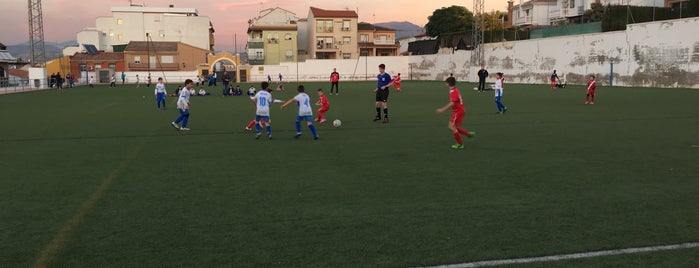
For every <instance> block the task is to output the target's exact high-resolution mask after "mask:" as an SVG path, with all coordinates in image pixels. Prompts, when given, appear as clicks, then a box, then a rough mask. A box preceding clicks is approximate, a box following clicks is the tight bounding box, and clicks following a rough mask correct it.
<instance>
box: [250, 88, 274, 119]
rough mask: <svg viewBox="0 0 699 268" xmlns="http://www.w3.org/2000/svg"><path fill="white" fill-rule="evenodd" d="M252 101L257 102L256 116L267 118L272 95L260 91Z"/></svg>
mask: <svg viewBox="0 0 699 268" xmlns="http://www.w3.org/2000/svg"><path fill="white" fill-rule="evenodd" d="M253 99H255V100H257V111H256V115H261V116H269V106H270V104H271V103H272V101H273V99H272V94H271V93H269V92H267V91H266V90H260V92H257V94H255V96H254V97H253Z"/></svg>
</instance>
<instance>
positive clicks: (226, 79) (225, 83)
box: [221, 71, 231, 96]
mask: <svg viewBox="0 0 699 268" xmlns="http://www.w3.org/2000/svg"><path fill="white" fill-rule="evenodd" d="M221 81H223V96H228V95H230V94H228V90H229V89H230V88H229V86H230V84H231V76H230V75H228V71H223V76H221Z"/></svg>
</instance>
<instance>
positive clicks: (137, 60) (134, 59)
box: [133, 56, 141, 63]
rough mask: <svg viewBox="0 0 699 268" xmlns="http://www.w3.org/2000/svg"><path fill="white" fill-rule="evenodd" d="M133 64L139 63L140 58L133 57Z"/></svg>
mask: <svg viewBox="0 0 699 268" xmlns="http://www.w3.org/2000/svg"><path fill="white" fill-rule="evenodd" d="M133 63H141V56H134V57H133Z"/></svg>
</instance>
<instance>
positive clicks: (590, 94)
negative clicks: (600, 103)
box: [585, 75, 597, 104]
mask: <svg viewBox="0 0 699 268" xmlns="http://www.w3.org/2000/svg"><path fill="white" fill-rule="evenodd" d="M596 90H597V81H595V76H594V75H590V78H588V80H587V96H585V104H595V91H596Z"/></svg>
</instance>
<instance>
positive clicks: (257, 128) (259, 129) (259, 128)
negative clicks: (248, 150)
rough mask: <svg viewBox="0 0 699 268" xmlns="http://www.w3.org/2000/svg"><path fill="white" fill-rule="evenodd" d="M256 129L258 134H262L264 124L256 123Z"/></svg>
mask: <svg viewBox="0 0 699 268" xmlns="http://www.w3.org/2000/svg"><path fill="white" fill-rule="evenodd" d="M255 131H256V132H257V134H260V132H262V126H260V124H255Z"/></svg>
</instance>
